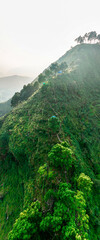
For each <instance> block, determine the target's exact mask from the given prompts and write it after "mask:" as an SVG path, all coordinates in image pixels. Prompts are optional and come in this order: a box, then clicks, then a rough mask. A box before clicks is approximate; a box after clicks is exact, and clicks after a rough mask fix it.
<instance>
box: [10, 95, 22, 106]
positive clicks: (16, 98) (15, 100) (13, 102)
mask: <svg viewBox="0 0 100 240" xmlns="http://www.w3.org/2000/svg"><path fill="white" fill-rule="evenodd" d="M19 102H20V93H19V92H16V93H15V94H14V96H13V97H12V99H11V106H12V107H15V106H17V104H18V103H19Z"/></svg>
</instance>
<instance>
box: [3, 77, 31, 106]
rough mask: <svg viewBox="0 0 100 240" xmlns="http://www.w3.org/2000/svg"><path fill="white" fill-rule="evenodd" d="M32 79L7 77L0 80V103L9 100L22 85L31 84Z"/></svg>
mask: <svg viewBox="0 0 100 240" xmlns="http://www.w3.org/2000/svg"><path fill="white" fill-rule="evenodd" d="M31 80H32V78H29V77H24V76H18V75H13V76H8V77H2V78H0V102H5V101H7V100H8V99H10V98H11V97H12V96H13V95H14V93H15V92H18V91H20V90H21V88H22V87H23V85H25V84H28V83H29V82H31Z"/></svg>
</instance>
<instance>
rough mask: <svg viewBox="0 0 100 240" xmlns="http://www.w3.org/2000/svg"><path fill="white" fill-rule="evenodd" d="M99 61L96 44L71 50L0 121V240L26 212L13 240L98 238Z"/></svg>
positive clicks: (13, 234)
mask: <svg viewBox="0 0 100 240" xmlns="http://www.w3.org/2000/svg"><path fill="white" fill-rule="evenodd" d="M99 60H100V46H99V45H97V44H96V45H89V44H88V45H87V44H82V45H79V46H76V47H75V48H73V49H71V50H70V51H69V52H68V53H66V54H65V55H64V56H63V57H62V58H60V59H59V60H58V63H60V64H61V63H62V62H65V61H66V62H67V64H68V67H67V68H65V69H64V70H63V71H62V69H61V71H60V73H58V72H55V70H52V72H51V74H47V73H46V77H45V78H44V79H45V82H43V83H39V89H38V90H37V91H36V92H35V93H34V94H33V95H32V96H31V97H30V98H29V99H28V100H27V101H24V102H22V103H20V104H19V105H18V106H16V108H14V109H13V110H12V112H11V113H10V114H9V115H8V116H5V117H4V118H2V119H1V121H0V126H1V130H0V169H1V173H0V219H1V225H0V240H1V239H7V235H8V232H9V231H10V230H11V229H12V225H13V223H14V221H15V219H16V218H18V216H19V213H20V212H21V211H23V210H26V212H23V214H22V215H20V218H19V220H18V222H17V225H15V229H17V231H15V230H13V231H12V233H10V235H9V240H11V239H12V240H16V239H68V240H69V239H84V240H85V239H90V240H92V239H94V240H99V220H98V218H99V195H98V192H99V183H100V168H99V124H98V120H99V111H98V108H99V103H100V102H99V100H100V61H99ZM56 144H58V145H56ZM81 173H84V174H85V175H86V176H85V175H80V174H81ZM90 179H91V180H92V181H91V180H90ZM77 182H78V185H77ZM92 183H93V186H92V192H90V186H91V185H92ZM94 195H95V198H94ZM37 200H38V201H39V202H37ZM33 202H34V204H33ZM31 203H32V204H33V205H32V206H33V210H32V209H31V208H30V207H29V206H31ZM67 203H69V204H67ZM35 204H37V205H35ZM39 204H40V207H39ZM34 205H35V210H34ZM74 206H75V207H74ZM64 209H65V210H64ZM31 211H32V212H31ZM32 214H33V215H32ZM21 216H23V217H21ZM30 216H31V217H30ZM72 216H73V218H72ZM88 216H89V222H88ZM74 217H75V218H74ZM30 219H32V220H31V222H30ZM25 221H26V222H25ZM34 221H35V222H34ZM21 224H22V225H21ZM23 224H26V225H27V227H25V226H26V225H23ZM32 224H33V225H32ZM34 224H36V225H34ZM28 226H29V228H28ZM88 228H89V229H88ZM19 229H20V230H19ZM25 229H27V230H25ZM19 231H20V232H19ZM24 231H26V232H24ZM16 232H17V233H18V234H19V235H17V233H16ZM23 234H26V235H23ZM18 236H19V237H18ZM25 237H26V238H25Z"/></svg>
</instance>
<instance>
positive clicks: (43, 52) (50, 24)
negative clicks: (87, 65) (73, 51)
mask: <svg viewBox="0 0 100 240" xmlns="http://www.w3.org/2000/svg"><path fill="white" fill-rule="evenodd" d="M92 30H95V31H97V33H100V0H95V1H94V0H0V76H2V75H7V74H8V75H10V74H21V75H27V76H29V75H31V76H33V78H34V77H35V76H36V75H37V74H39V73H40V72H41V71H43V70H44V69H45V68H46V67H47V66H48V65H49V64H50V63H52V62H54V61H56V60H57V59H58V58H59V57H60V56H62V55H63V54H64V53H65V52H66V51H67V50H68V49H69V48H70V47H71V46H73V45H74V39H75V38H76V37H78V36H79V35H83V34H85V33H86V32H89V31H92Z"/></svg>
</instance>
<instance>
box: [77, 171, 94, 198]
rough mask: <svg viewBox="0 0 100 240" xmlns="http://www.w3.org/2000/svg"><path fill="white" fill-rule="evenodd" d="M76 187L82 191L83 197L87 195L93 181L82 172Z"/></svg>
mask: <svg viewBox="0 0 100 240" xmlns="http://www.w3.org/2000/svg"><path fill="white" fill-rule="evenodd" d="M77 183H78V188H79V190H80V191H82V192H83V193H84V196H85V199H87V197H88V196H89V194H90V192H91V188H92V185H93V182H92V181H91V178H90V177H89V176H87V175H85V174H84V173H81V174H80V176H79V177H78V180H77Z"/></svg>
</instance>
